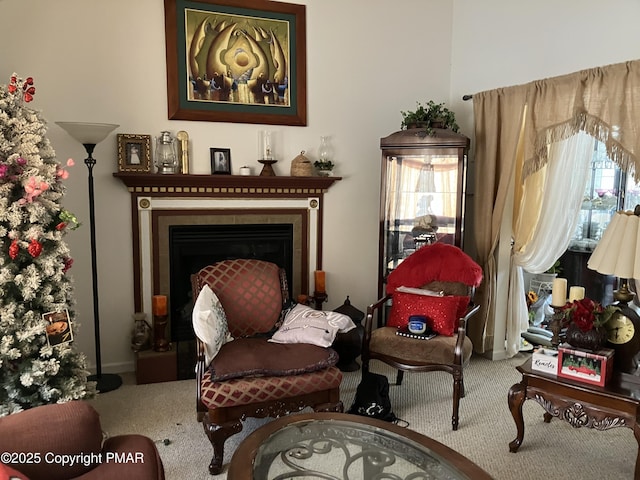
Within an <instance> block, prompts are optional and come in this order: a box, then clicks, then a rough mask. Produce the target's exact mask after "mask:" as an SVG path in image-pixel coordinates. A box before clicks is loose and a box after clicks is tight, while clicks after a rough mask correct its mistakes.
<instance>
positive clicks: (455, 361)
mask: <svg viewBox="0 0 640 480" xmlns="http://www.w3.org/2000/svg"><path fill="white" fill-rule="evenodd" d="M481 281H482V269H481V267H480V266H479V265H478V264H477V263H476V262H474V261H473V260H472V259H471V257H469V256H468V255H467V254H466V253H464V252H463V251H462V250H461V249H459V248H458V247H455V246H452V245H448V244H444V243H435V244H432V245H427V246H424V247H422V248H420V249H418V250H416V251H415V252H414V253H413V254H411V255H410V256H409V257H407V258H406V259H405V260H404V261H403V262H402V263H401V264H400V265H399V266H398V267H397V268H396V269H395V270H393V272H391V274H389V276H388V278H387V284H386V295H385V296H384V297H383V298H381V299H379V300H378V301H376V302H375V303H373V304H371V305H370V306H369V307H368V308H367V315H366V318H365V333H364V339H363V348H362V365H363V369H362V371H363V375H364V374H365V373H366V372H368V371H369V370H370V367H371V360H374V359H376V360H381V361H382V362H384V363H386V364H388V365H391V366H392V367H394V368H397V369H398V373H397V378H396V384H397V385H400V384H401V383H402V379H403V374H404V372H405V371H407V372H429V371H445V372H447V373H450V374H451V375H452V376H453V413H452V416H451V424H452V426H453V430H457V429H458V422H459V420H458V417H459V406H460V398H461V397H464V395H465V392H464V379H463V367H464V365H465V364H467V362H468V361H469V359H470V358H471V353H472V350H473V344H472V343H471V340H470V339H469V337H467V335H466V330H467V322H468V321H469V319H470V318H471V317H472V316H473V315H474V314H475V313H476V312H477V311H478V309H479V307H478V306H474V304H473V294H474V291H475V288H476V287H477V286H478V285H480V282H481ZM390 300H391V301H392V305H391V308H390V309H388V308H387V307H388V304H389V301H390ZM412 315H423V316H425V317H427V324H428V327H429V329H430V331H432V332H434V333H436V334H437V335H436V336H435V337H433V338H429V339H427V338H426V336H420V335H415V336H404V335H401V334H402V333H403V330H405V329H406V325H407V323H408V320H409V317H410V316H412ZM374 318H375V319H377V327H378V328H375V326H374ZM398 333H401V334H398Z"/></svg>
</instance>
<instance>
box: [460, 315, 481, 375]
mask: <svg viewBox="0 0 640 480" xmlns="http://www.w3.org/2000/svg"><path fill="white" fill-rule="evenodd" d="M479 310H480V305H469V306H468V307H467V311H466V313H465V314H464V317H461V318H460V319H459V320H458V332H457V333H456V335H457V338H456V348H455V350H454V356H455V363H457V364H458V365H460V364H462V352H463V346H464V339H465V337H466V336H467V322H468V321H469V319H470V318H471V317H473V316H474V315H475V314H476V313H478V311H479Z"/></svg>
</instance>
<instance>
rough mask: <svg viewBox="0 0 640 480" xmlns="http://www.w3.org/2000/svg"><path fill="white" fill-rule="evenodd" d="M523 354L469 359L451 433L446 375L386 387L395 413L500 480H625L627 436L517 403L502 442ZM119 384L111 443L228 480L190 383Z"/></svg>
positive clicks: (108, 403) (631, 441) (171, 466)
mask: <svg viewBox="0 0 640 480" xmlns="http://www.w3.org/2000/svg"><path fill="white" fill-rule="evenodd" d="M526 355H528V354H519V355H518V356H517V357H515V358H512V359H509V360H503V361H498V362H492V361H490V360H487V359H485V358H482V357H474V358H472V360H471V363H470V365H469V367H468V368H467V369H466V370H465V386H466V393H467V395H466V397H465V398H463V399H462V402H461V405H460V427H459V429H458V431H456V432H454V431H452V430H451V420H450V418H451V391H452V381H451V376H450V375H447V374H444V373H441V372H430V373H414V374H411V373H407V374H405V377H404V381H403V384H402V385H401V386H400V387H398V386H395V385H393V384H392V385H391V392H390V395H391V401H392V404H393V409H394V412H395V413H396V415H397V416H398V417H400V418H402V419H404V420H407V421H409V422H410V426H409V428H411V429H413V430H416V431H418V432H420V433H422V434H424V435H427V436H429V437H431V438H434V439H436V440H438V441H439V442H441V443H444V444H445V445H448V446H449V447H451V448H453V449H454V450H456V451H458V452H460V453H462V454H463V455H465V456H466V457H468V458H469V459H471V460H472V461H473V462H475V463H476V464H478V465H479V466H480V467H482V468H483V469H484V470H486V471H487V472H488V473H489V474H490V475H491V476H493V477H494V478H495V479H497V480H515V479H521V480H527V479H531V480H534V479H535V480H540V479H543V480H546V479H562V480H566V479H572V478H574V479H581V480H590V479H593V480H601V479H617V480H623V479H632V478H633V470H634V464H635V461H636V455H637V452H638V444H637V442H636V440H635V438H634V436H633V432H632V430H631V429H628V428H616V429H612V430H607V431H603V432H599V431H596V430H592V429H585V428H579V429H574V428H573V427H571V426H570V425H569V424H568V423H566V422H562V421H560V420H558V419H553V420H552V421H551V423H550V424H545V423H544V422H543V418H542V417H543V413H544V411H543V410H542V407H541V406H540V405H538V404H537V403H535V402H533V401H531V400H528V401H526V402H525V403H524V407H523V412H524V418H525V436H524V442H523V444H522V446H521V447H520V450H519V451H518V453H515V454H514V453H510V452H509V447H508V444H509V442H510V441H511V440H513V439H514V438H515V436H516V427H515V423H514V421H513V418H512V417H511V413H510V412H509V408H508V406H507V392H508V390H509V388H510V387H511V385H513V384H514V383H517V382H519V381H520V375H519V373H518V372H517V371H516V370H515V368H514V367H515V366H517V365H519V364H521V363H523V362H524V361H525V360H526V358H527V357H526ZM372 370H373V371H375V372H378V373H385V374H386V375H387V377H388V378H389V381H390V383H393V382H394V381H395V372H394V371H392V370H390V369H389V368H388V367H386V366H385V365H383V364H382V363H379V362H375V363H373V366H372ZM359 379H360V371H358V372H350V373H345V378H344V381H343V386H342V389H341V393H342V400H343V402H344V404H345V408H349V406H350V405H351V403H352V401H353V397H354V395H355V390H356V386H357V384H358V382H359ZM124 380H125V385H123V386H122V387H120V388H119V389H118V390H115V391H113V392H109V393H104V394H101V395H99V396H98V397H97V398H96V399H95V400H92V401H91V403H92V404H93V405H94V406H95V407H96V409H97V410H98V411H99V412H100V414H101V419H102V424H103V428H104V429H105V431H106V432H107V433H108V434H109V435H118V434H123V433H134V432H135V433H141V434H144V435H147V436H149V437H151V438H152V439H154V440H155V441H156V444H157V446H158V450H159V451H160V455H161V456H162V460H163V463H164V467H165V471H166V478H167V480H185V479H189V480H197V479H211V478H215V479H216V480H218V479H223V478H226V474H224V473H223V474H221V475H218V476H215V477H212V476H210V475H209V473H208V465H209V461H210V460H211V454H212V450H211V445H210V444H209V441H208V440H207V438H206V436H205V434H204V432H203V430H202V425H201V424H199V423H197V421H196V414H195V401H196V400H195V393H196V388H195V380H184V381H179V382H168V383H157V384H150V385H134V379H133V375H131V374H127V375H125V376H124ZM266 421H269V420H268V419H261V420H257V419H248V420H247V421H246V422H245V425H244V429H243V431H242V432H241V433H239V434H237V435H235V436H233V437H231V438H230V439H229V440H228V441H227V443H226V451H225V460H224V461H225V465H227V464H228V462H229V461H230V459H231V455H232V454H233V450H234V446H235V445H237V443H238V442H240V441H241V440H242V439H243V438H244V437H246V436H247V435H248V434H250V433H251V432H252V431H253V430H254V429H255V428H257V427H258V426H260V425H262V424H263V423H264V422H266Z"/></svg>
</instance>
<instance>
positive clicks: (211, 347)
mask: <svg viewBox="0 0 640 480" xmlns="http://www.w3.org/2000/svg"><path fill="white" fill-rule="evenodd" d="M191 320H192V323H193V331H194V332H195V334H196V336H197V337H198V338H199V339H200V341H201V342H202V343H204V357H205V361H206V363H207V365H208V364H209V363H211V360H213V358H214V357H215V356H216V354H217V353H218V352H219V351H220V347H222V345H224V344H225V343H226V342H230V341H231V340H233V337H232V336H231V334H230V333H229V325H228V324H227V316H226V315H225V313H224V309H223V308H222V304H221V303H220V300H219V299H218V297H217V295H216V294H215V293H213V290H211V288H209V285H205V286H204V287H202V289H201V290H200V293H199V294H198V298H197V299H196V303H195V305H194V306H193V314H192V317H191Z"/></svg>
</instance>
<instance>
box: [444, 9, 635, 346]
mask: <svg viewBox="0 0 640 480" xmlns="http://www.w3.org/2000/svg"><path fill="white" fill-rule="evenodd" d="M453 17H454V29H453V46H452V55H451V60H452V82H451V105H452V107H453V108H454V110H455V111H456V112H457V114H458V117H459V119H460V121H459V123H460V125H461V127H462V128H463V129H464V130H465V131H466V132H469V131H472V130H471V128H472V127H471V125H472V124H473V116H472V115H473V107H472V105H471V103H472V102H462V100H461V97H462V95H464V94H467V93H470V94H473V93H474V92H480V91H484V90H491V89H494V88H499V87H505V86H509V85H517V84H521V83H527V82H529V81H532V80H538V79H543V78H547V77H553V76H557V75H563V74H567V73H571V72H575V71H578V70H583V69H587V68H592V67H597V66H603V65H608V64H612V63H618V62H623V61H626V60H636V59H638V58H640V29H638V28H637V21H638V19H639V18H640V2H637V1H636V0H613V1H609V2H606V3H603V2H600V1H598V0H563V1H557V0H537V1H535V2H525V1H512V0H511V1H510V0H483V1H481V2H478V1H474V0H455V1H454V15H453ZM472 148H473V144H472ZM472 155H473V154H472ZM474 170H475V171H476V173H477V174H478V175H482V165H474ZM510 216H511V214H510V213H509V212H506V215H505V217H506V220H505V221H506V222H507V225H506V227H507V228H506V231H507V232H508V231H510ZM503 231H504V229H503ZM508 244H509V242H508V241H507V242H502V244H501V249H500V253H501V256H500V258H499V271H500V275H499V282H500V284H499V287H498V295H499V297H498V298H497V307H498V312H497V313H498V315H497V316H496V336H495V339H494V340H495V342H494V351H493V354H492V357H493V358H500V357H501V356H502V355H503V354H504V331H505V330H504V325H505V322H506V319H505V315H506V285H507V284H506V280H507V279H506V278H505V276H506V275H507V266H508V258H509V245H508Z"/></svg>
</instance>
